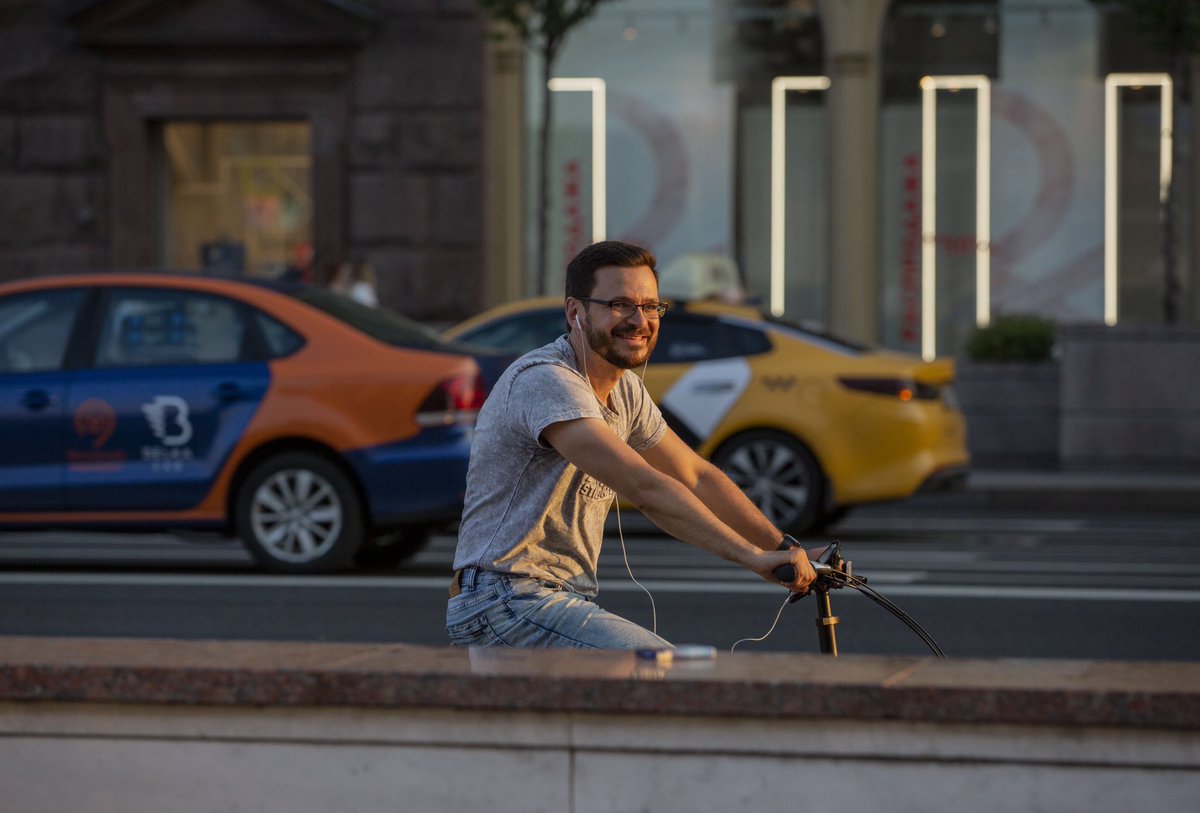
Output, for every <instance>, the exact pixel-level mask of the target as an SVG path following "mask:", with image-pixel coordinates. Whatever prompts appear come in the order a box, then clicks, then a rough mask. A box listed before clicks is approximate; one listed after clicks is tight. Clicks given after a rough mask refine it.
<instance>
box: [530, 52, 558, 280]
mask: <svg viewBox="0 0 1200 813" xmlns="http://www.w3.org/2000/svg"><path fill="white" fill-rule="evenodd" d="M557 52H558V48H557V46H555V45H553V44H551V43H547V44H546V46H545V47H544V48H543V49H542V120H541V122H540V127H539V130H538V158H537V167H538V192H537V245H536V246H535V247H534V253H533V267H534V270H535V273H536V274H537V295H538V296H545V295H546V292H547V285H546V271H547V268H546V250H547V245H548V243H549V239H550V234H549V231H550V128H551V126H552V124H553V119H554V115H553V113H554V109H553V104H554V102H553V99H554V94H553V93H551V92H550V74H551V70H552V68H553V64H554V58H555V56H557Z"/></svg>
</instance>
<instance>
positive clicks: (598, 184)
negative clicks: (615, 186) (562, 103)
mask: <svg viewBox="0 0 1200 813" xmlns="http://www.w3.org/2000/svg"><path fill="white" fill-rule="evenodd" d="M549 84H550V90H552V91H557V92H565V93H572V92H584V93H591V94H592V242H593V243H598V242H600V241H601V240H604V239H606V238H605V234H606V232H607V231H608V154H607V153H608V142H607V128H608V112H607V99H606V86H605V83H604V80H603V79H600V78H598V77H579V78H555V79H551V80H550V83H549Z"/></svg>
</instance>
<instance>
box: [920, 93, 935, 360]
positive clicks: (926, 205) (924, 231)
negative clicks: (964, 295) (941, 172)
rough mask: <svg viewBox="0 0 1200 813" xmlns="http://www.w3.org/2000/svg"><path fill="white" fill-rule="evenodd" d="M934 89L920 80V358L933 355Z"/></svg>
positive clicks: (926, 358)
mask: <svg viewBox="0 0 1200 813" xmlns="http://www.w3.org/2000/svg"><path fill="white" fill-rule="evenodd" d="M936 263H937V88H936V87H935V86H934V84H933V82H932V81H931V80H930V79H929V77H925V78H923V79H922V80H921V357H922V358H924V359H925V360H926V361H932V360H933V358H934V356H936V355H937V272H936Z"/></svg>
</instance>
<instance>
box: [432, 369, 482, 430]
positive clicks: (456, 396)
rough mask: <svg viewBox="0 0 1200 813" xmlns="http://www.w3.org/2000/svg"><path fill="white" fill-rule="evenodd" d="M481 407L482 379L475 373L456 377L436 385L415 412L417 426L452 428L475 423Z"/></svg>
mask: <svg viewBox="0 0 1200 813" xmlns="http://www.w3.org/2000/svg"><path fill="white" fill-rule="evenodd" d="M482 406H483V377H482V376H481V375H479V373H471V374H468V375H456V376H453V377H451V378H447V379H445V380H444V381H439V382H438V385H437V386H436V387H434V388H433V392H431V393H429V397H427V398H426V399H425V400H424V401H423V402H422V403H421V406H420V407H418V408H417V418H416V420H417V424H418V425H419V426H453V425H454V424H458V423H475V418H476V416H478V415H479V408H480V407H482Z"/></svg>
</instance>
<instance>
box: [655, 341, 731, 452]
mask: <svg viewBox="0 0 1200 813" xmlns="http://www.w3.org/2000/svg"><path fill="white" fill-rule="evenodd" d="M752 377H753V376H752V373H751V370H750V363H749V362H748V361H746V359H744V358H731V359H717V360H715V361H701V362H697V363H696V364H695V365H693V366H692V368H691V369H690V370H688V371H687V372H686V373H684V374H683V375H681V376H680V377H679V380H678V381H676V382H675V384H674V385H673V386H672V387H671V388H670V389H669V390H667V392H666V394H665V395H663V397H662V398H661V399H660V402H661V404H662V406H663V407H664V408H666V409H668V410H670V411H671V412H672V413H673V414H674V415H675V416H676V417H678V418H679V420H680V421H681V422H682V423H683V424H684V425H685V426H687V428H688V429H690V430H691V431H692V432H693V433H694V434H695V435H696V437H698V438H700V439H702V440H703V439H707V438H708V437H709V436H710V435H711V434H712V433H713V431H714V430H715V429H716V428H717V426H718V425H720V423H721V421H723V420H724V419H725V416H726V415H727V414H728V413H729V410H730V409H732V408H733V405H734V404H736V403H737V401H738V399H739V398H741V397H742V393H744V392H745V391H746V388H747V387H748V386H750V379H751V378H752Z"/></svg>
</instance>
